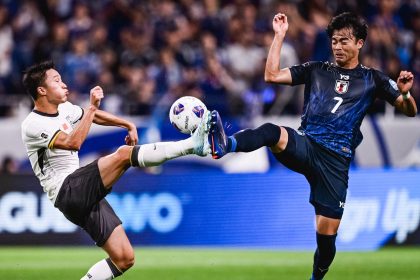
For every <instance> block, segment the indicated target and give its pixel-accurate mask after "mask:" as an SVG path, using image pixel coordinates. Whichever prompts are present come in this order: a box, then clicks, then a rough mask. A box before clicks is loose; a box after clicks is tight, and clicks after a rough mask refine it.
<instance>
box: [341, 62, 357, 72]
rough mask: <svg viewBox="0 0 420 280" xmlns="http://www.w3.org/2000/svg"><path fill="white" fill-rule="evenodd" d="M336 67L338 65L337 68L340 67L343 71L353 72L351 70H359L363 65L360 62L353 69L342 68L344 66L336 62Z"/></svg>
mask: <svg viewBox="0 0 420 280" xmlns="http://www.w3.org/2000/svg"><path fill="white" fill-rule="evenodd" d="M335 67H337V69H339V70H340V71H342V72H351V71H354V70H358V69H360V68H362V65H361V64H360V63H359V64H357V66H356V67H354V68H352V69H347V68H342V67H340V66H338V65H337V64H335Z"/></svg>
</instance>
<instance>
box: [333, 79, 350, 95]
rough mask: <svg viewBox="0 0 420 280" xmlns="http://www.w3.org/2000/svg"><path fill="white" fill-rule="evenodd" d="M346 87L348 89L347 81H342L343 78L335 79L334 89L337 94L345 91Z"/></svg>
mask: <svg viewBox="0 0 420 280" xmlns="http://www.w3.org/2000/svg"><path fill="white" fill-rule="evenodd" d="M348 89H349V82H348V81H343V80H336V81H335V87H334V90H335V92H337V93H338V94H343V93H346V92H347V90H348Z"/></svg>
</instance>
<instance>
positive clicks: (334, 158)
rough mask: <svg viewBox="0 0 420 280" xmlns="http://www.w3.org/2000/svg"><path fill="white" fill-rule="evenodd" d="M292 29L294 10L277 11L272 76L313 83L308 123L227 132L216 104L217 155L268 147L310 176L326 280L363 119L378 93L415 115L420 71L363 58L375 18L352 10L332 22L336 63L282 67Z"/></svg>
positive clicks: (308, 89)
mask: <svg viewBox="0 0 420 280" xmlns="http://www.w3.org/2000/svg"><path fill="white" fill-rule="evenodd" d="M287 29H288V22H287V17H286V15H284V14H281V13H279V14H277V15H275V16H274V19H273V30H274V33H275V35H274V39H273V42H272V45H271V47H270V50H269V53H268V58H267V62H266V67H265V80H266V81H267V82H273V83H279V84H287V85H298V84H305V99H304V108H303V114H302V123H301V126H300V127H299V129H298V130H294V129H292V128H290V127H282V126H277V125H274V124H271V123H266V124H264V125H262V126H260V127H258V128H256V129H246V130H243V131H240V132H238V133H236V134H234V135H233V136H230V137H228V138H226V136H225V133H224V131H223V125H222V121H221V119H220V116H219V114H218V113H217V112H216V111H213V112H212V122H213V123H215V124H216V125H215V126H213V128H212V129H211V132H210V137H211V142H212V143H211V144H212V154H213V158H221V157H222V156H224V155H225V154H226V153H229V152H250V151H254V150H256V149H258V148H260V147H263V146H267V147H270V149H271V151H272V153H273V154H274V156H275V157H276V158H277V159H278V161H279V162H281V163H283V164H284V165H285V166H286V167H288V168H290V169H291V170H294V171H296V172H299V173H301V174H303V175H304V176H305V177H306V179H307V180H308V182H309V184H310V187H311V192H310V202H311V204H312V205H313V206H314V208H315V214H316V241H317V249H316V251H315V255H314V265H313V272H312V276H311V279H312V280H319V279H323V277H324V275H325V274H326V273H327V271H328V268H329V266H330V264H331V263H332V261H333V259H334V256H335V252H336V248H335V239H336V236H337V230H338V227H339V225H340V221H341V217H342V215H343V211H344V207H345V201H346V193H347V186H348V171H349V166H350V161H351V158H352V155H353V153H354V150H355V148H356V147H357V146H358V145H359V144H360V142H361V140H362V138H363V137H362V134H361V132H360V125H361V122H362V120H363V118H364V116H365V115H366V113H367V110H368V108H369V106H370V105H371V104H372V103H373V102H374V100H375V99H376V98H380V99H383V100H386V101H387V102H388V103H390V104H392V105H393V106H395V107H396V108H397V109H398V110H399V111H401V112H402V113H404V114H405V115H407V116H410V117H414V116H415V115H416V114H417V106H416V102H415V100H414V99H413V97H411V96H410V92H409V90H410V89H411V87H412V85H413V74H412V73H410V72H407V71H401V73H400V75H399V77H398V79H397V81H396V82H394V81H393V80H391V79H390V78H389V77H387V76H386V75H385V74H383V73H381V72H380V71H378V70H375V69H370V68H367V67H364V66H363V65H361V64H360V63H359V52H360V49H361V48H362V47H363V44H364V42H365V39H366V36H367V25H366V23H365V21H364V20H363V19H361V18H359V17H357V16H356V15H354V14H351V13H343V14H340V15H338V16H336V17H334V18H333V19H332V20H331V22H330V24H329V25H328V28H327V32H328V35H329V37H330V39H331V47H332V51H333V54H334V59H335V63H330V62H307V63H304V64H302V65H297V66H292V67H290V68H283V69H281V68H280V52H281V47H282V43H283V40H284V37H285V35H286V32H287Z"/></svg>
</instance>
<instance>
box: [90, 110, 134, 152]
mask: <svg viewBox="0 0 420 280" xmlns="http://www.w3.org/2000/svg"><path fill="white" fill-rule="evenodd" d="M93 122H94V123H95V124H99V125H106V126H118V127H123V128H126V129H127V131H128V135H127V137H126V138H125V142H126V144H127V145H136V144H137V142H138V135H137V127H136V126H135V125H134V124H133V123H132V122H129V121H127V120H125V119H122V118H120V117H117V116H115V115H113V114H111V113H108V112H105V111H102V110H99V109H98V110H96V114H95V117H94V119H93Z"/></svg>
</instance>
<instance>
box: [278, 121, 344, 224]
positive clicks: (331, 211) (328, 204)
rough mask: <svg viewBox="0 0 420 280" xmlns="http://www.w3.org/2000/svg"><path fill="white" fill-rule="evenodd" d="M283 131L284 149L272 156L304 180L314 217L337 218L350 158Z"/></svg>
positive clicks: (340, 207)
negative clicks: (286, 136)
mask: <svg viewBox="0 0 420 280" xmlns="http://www.w3.org/2000/svg"><path fill="white" fill-rule="evenodd" d="M285 129H286V130H287V133H288V134H289V137H288V143H287V146H286V149H285V150H284V151H283V152H281V153H275V154H274V156H275V157H276V158H277V160H278V161H279V162H281V163H282V164H283V165H285V166H286V167H288V168H289V169H291V170H293V171H296V172H298V173H301V174H303V175H304V176H305V177H306V179H307V180H308V182H309V184H310V186H311V194H310V199H309V202H310V203H311V204H312V205H313V206H314V207H315V213H316V214H317V215H322V216H325V217H329V218H333V219H341V217H342V216H343V211H344V204H345V202H346V195H347V187H348V179H349V176H348V173H349V167H350V160H351V159H350V158H348V157H345V156H342V155H339V154H337V153H335V152H333V151H331V150H329V149H327V148H324V147H323V146H321V145H319V144H317V143H316V142H314V141H313V140H311V139H310V138H309V137H308V136H306V135H305V134H304V133H301V132H300V131H299V132H298V131H296V130H294V129H292V128H290V127H285Z"/></svg>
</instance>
